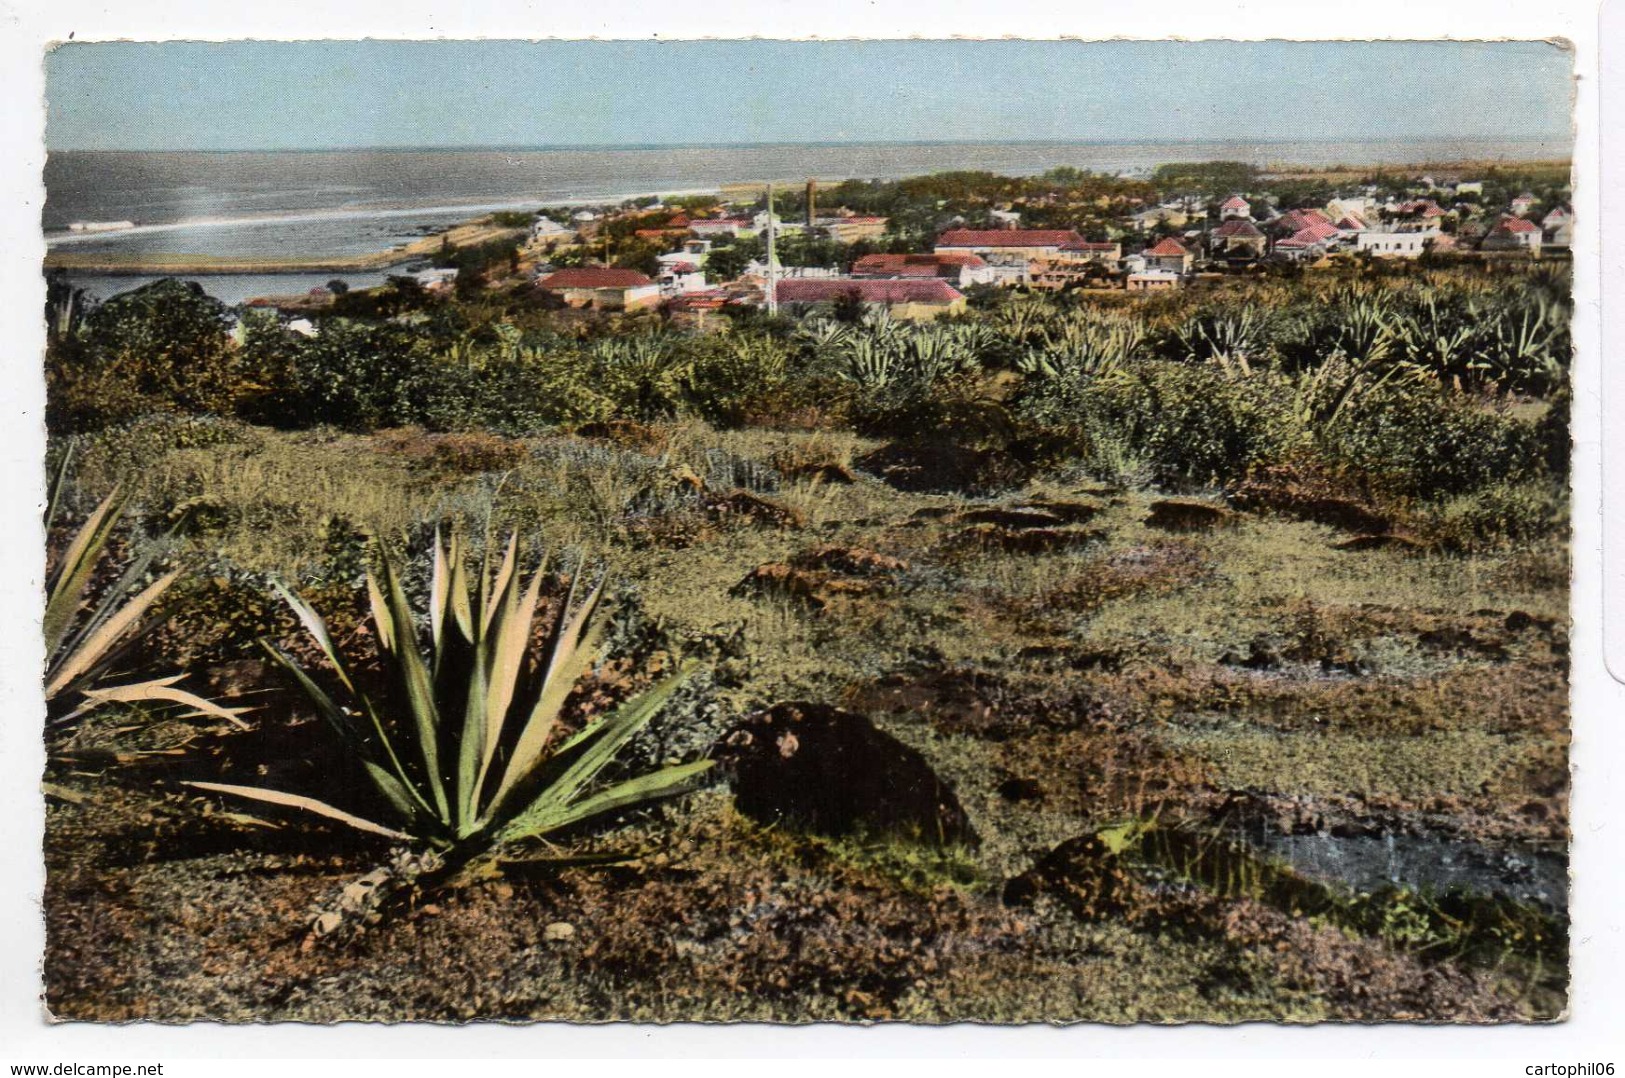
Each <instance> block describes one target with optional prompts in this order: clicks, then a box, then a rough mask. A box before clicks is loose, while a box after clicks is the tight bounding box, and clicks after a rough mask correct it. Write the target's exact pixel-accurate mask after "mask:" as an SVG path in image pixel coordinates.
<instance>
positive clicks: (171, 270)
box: [44, 157, 1573, 277]
mask: <svg viewBox="0 0 1625 1078" xmlns="http://www.w3.org/2000/svg"><path fill="white" fill-rule="evenodd" d="M1509 167H1514V168H1519V169H1530V170H1537V171H1538V170H1545V169H1572V167H1573V161H1572V158H1558V157H1554V158H1538V159H1533V158H1532V159H1530V160H1527V161H1521V160H1520V161H1508V160H1505V159H1485V158H1466V159H1454V160H1452V159H1443V160H1438V161H1423V162H1418V163H1378V164H1369V165H1367V164H1343V163H1339V164H1330V165H1293V164H1291V163H1288V162H1271V163H1270V164H1268V165H1265V166H1261V167H1260V168H1259V175H1260V176H1261V177H1262V178H1265V179H1277V180H1280V179H1317V178H1318V179H1328V180H1329V179H1334V178H1352V177H1355V176H1360V175H1367V174H1373V173H1385V172H1394V171H1401V170H1402V171H1405V172H1414V173H1416V174H1418V175H1420V174H1423V173H1430V172H1431V173H1439V174H1441V175H1446V176H1449V175H1453V174H1458V173H1463V172H1469V171H1486V170H1489V169H1493V168H1509ZM852 178H853V177H846V179H852ZM905 178H907V177H905ZM803 180H804V178H803V179H795V180H791V179H783V180H740V181H730V182H728V183H723V184H720V185H718V186H716V187H699V188H684V189H681V190H671V191H657V192H649V191H643V192H639V193H633V194H625V193H623V194H614V193H606V194H602V195H596V194H592V195H581V196H578V197H574V198H570V199H562V200H547V201H538V200H535V199H522V200H515V201H513V202H512V203H506V204H497V203H479V204H474V205H470V206H469V207H468V209H470V210H472V211H478V212H479V214H480V216H478V217H473V218H470V219H469V220H467V221H463V222H461V223H458V224H454V225H451V226H450V227H448V228H445V229H442V230H440V231H437V232H433V233H430V234H428V235H425V236H423V237H421V238H419V239H416V240H412V241H411V242H409V243H406V244H402V245H399V246H396V247H391V248H387V249H385V250H381V251H371V252H366V253H362V254H355V255H340V256H334V257H314V258H234V257H229V256H209V255H184V254H151V255H149V254H136V253H131V254H120V253H107V252H102V253H97V254H85V255H78V254H74V253H72V252H70V251H62V250H60V249H59V247H56V246H48V249H47V251H46V255H45V259H44V269H45V272H47V273H51V272H62V273H70V274H84V275H96V276H106V277H143V276H163V275H180V276H184V275H202V276H216V275H219V276H231V275H243V276H249V275H274V274H279V273H287V274H297V273H367V272H378V271H381V270H387V269H391V268H393V267H395V266H399V265H403V264H405V263H407V262H411V261H414V260H416V259H421V258H426V257H430V256H432V255H434V254H436V253H438V252H439V250H440V249H441V245H442V241H443V240H444V241H448V242H450V243H451V245H452V246H453V247H463V246H474V245H477V244H479V243H484V242H489V241H490V240H493V239H498V238H505V237H506V236H507V235H510V234H513V233H517V232H522V231H523V230H522V229H503V228H497V227H495V226H492V225H489V224H486V223H484V222H487V221H488V220H489V216H490V214H491V213H494V212H502V211H504V210H533V211H541V210H547V209H554V208H557V207H561V206H582V205H586V206H602V205H609V204H612V203H615V204H618V203H620V202H625V201H627V200H629V199H634V198H642V197H647V196H648V195H650V194H653V195H654V197H656V198H659V199H667V198H682V197H689V196H695V195H722V194H724V193H725V192H727V191H729V190H733V189H743V188H760V187H764V186H766V185H767V184H769V183H772V184H775V185H781V184H783V185H790V184H794V183H800V182H803ZM818 182H819V183H820V184H836V183H841V182H843V180H842V179H839V178H835V177H819V178H818ZM447 208H449V207H434V208H432V209H423V210H414V209H409V208H404V207H398V208H390V209H386V210H379V211H378V214H379V215H380V216H382V215H391V216H396V215H398V216H410V215H412V214H414V213H426V212H432V211H433V210H434V209H438V210H444V209H447ZM299 216H302V215H298V214H295V215H290V217H289V218H264V219H260V221H259V222H257V223H277V222H279V221H284V220H289V219H296V218H298V217H299ZM160 227H165V228H187V227H199V228H203V227H210V224H209V223H203V222H199V223H196V224H192V225H188V224H177V225H166V226H160ZM459 233H461V235H459Z"/></svg>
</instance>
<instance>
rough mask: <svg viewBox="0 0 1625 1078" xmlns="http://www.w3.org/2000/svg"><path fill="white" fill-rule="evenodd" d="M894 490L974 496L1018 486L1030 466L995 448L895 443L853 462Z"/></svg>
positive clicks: (1027, 474)
mask: <svg viewBox="0 0 1625 1078" xmlns="http://www.w3.org/2000/svg"><path fill="white" fill-rule="evenodd" d="M853 463H854V464H855V465H856V466H857V467H859V468H861V469H862V470H864V471H866V472H870V473H872V474H874V475H875V476H877V477H878V478H879V479H880V480H881V481H882V482H884V483H885V484H887V485H888V486H891V487H894V488H896V489H897V490H902V491H908V492H910V493H916V494H950V493H962V494H975V493H982V492H991V491H999V490H1007V489H1009V488H1011V487H1019V486H1021V485H1022V484H1023V483H1025V482H1026V481H1027V480H1028V479H1029V478H1031V476H1032V468H1031V466H1030V465H1027V464H1024V463H1022V462H1021V461H1019V460H1017V459H1016V458H1015V457H1013V456H1012V455H1010V454H1009V453H1006V452H1003V451H1001V450H995V449H972V448H968V447H966V446H960V445H952V444H933V443H917V442H896V443H893V444H891V445H887V446H883V447H881V448H880V449H876V450H874V451H872V452H870V453H866V454H864V455H863V456H862V457H859V458H858V459H857V460H855V461H854V462H853Z"/></svg>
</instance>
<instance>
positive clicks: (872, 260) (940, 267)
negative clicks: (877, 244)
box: [852, 251, 987, 277]
mask: <svg viewBox="0 0 1625 1078" xmlns="http://www.w3.org/2000/svg"><path fill="white" fill-rule="evenodd" d="M985 265H987V263H986V262H983V261H982V259H981V257H980V256H978V255H974V254H970V253H969V252H958V251H945V252H943V253H942V254H940V255H864V256H863V257H862V258H860V259H858V260H857V261H856V262H854V263H852V276H854V277H957V276H959V270H960V268H961V267H965V266H969V267H972V268H974V267H976V266H985Z"/></svg>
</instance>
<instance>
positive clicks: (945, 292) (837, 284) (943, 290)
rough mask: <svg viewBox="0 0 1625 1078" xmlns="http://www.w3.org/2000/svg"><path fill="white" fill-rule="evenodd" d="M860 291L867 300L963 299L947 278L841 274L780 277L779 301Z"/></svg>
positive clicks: (811, 299) (818, 300) (826, 297)
mask: <svg viewBox="0 0 1625 1078" xmlns="http://www.w3.org/2000/svg"><path fill="white" fill-rule="evenodd" d="M854 292H855V293H857V297H858V299H859V300H861V301H862V302H864V303H941V304H948V303H953V302H954V301H955V300H958V299H962V298H963V297H962V296H961V295H960V293H959V290H958V289H957V288H954V287H953V286H952V285H950V284H949V283H948V282H947V281H944V280H940V279H936V278H933V279H931V280H927V281H895V280H855V279H853V278H849V277H848V278H841V277H797V278H792V279H790V280H788V281H780V282H779V285H778V293H777V294H778V298H779V302H780V303H826V302H829V301H831V300H834V299H837V298H838V297H841V296H846V295H851V294H852V293H854Z"/></svg>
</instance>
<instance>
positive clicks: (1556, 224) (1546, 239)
mask: <svg viewBox="0 0 1625 1078" xmlns="http://www.w3.org/2000/svg"><path fill="white" fill-rule="evenodd" d="M1540 231H1541V237H1542V238H1541V243H1542V244H1543V245H1545V246H1547V247H1567V246H1569V245H1570V244H1572V243H1573V242H1574V214H1573V213H1571V212H1569V210H1568V209H1567V208H1566V207H1564V206H1557V207H1554V208H1553V209H1552V211H1551V212H1550V213H1548V214H1547V215H1546V216H1545V217H1542V218H1541V219H1540Z"/></svg>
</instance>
